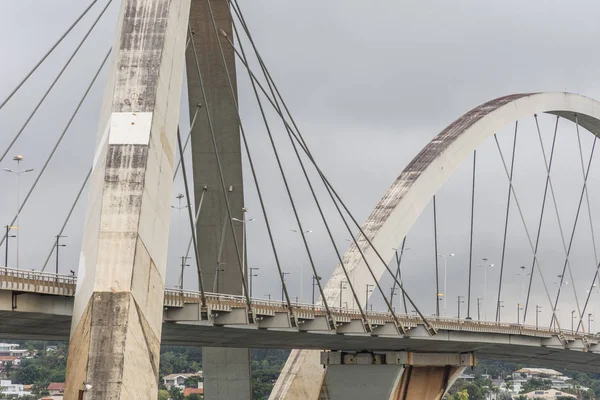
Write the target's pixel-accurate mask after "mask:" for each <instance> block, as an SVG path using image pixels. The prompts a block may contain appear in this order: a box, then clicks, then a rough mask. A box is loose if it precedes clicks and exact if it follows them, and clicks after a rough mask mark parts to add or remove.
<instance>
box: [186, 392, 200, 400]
mask: <svg viewBox="0 0 600 400" xmlns="http://www.w3.org/2000/svg"><path fill="white" fill-rule="evenodd" d="M185 399H186V400H202V396H200V395H199V394H198V393H192V394H190V395H189V396H188V397H186V398H185Z"/></svg>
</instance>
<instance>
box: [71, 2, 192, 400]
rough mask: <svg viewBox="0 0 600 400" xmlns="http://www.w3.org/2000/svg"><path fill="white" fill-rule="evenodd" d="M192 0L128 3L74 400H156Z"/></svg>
mask: <svg viewBox="0 0 600 400" xmlns="http://www.w3.org/2000/svg"><path fill="white" fill-rule="evenodd" d="M189 9H190V1H189V0H122V1H121V10H120V15H119V19H118V26H117V34H116V40H115V43H114V45H113V53H112V63H111V68H110V71H109V78H108V84H107V89H106V92H105V96H104V102H103V109H102V113H101V119H100V127H99V135H98V142H97V150H96V155H95V157H94V166H93V174H92V177H91V180H90V195H89V203H88V210H87V216H86V225H85V229H84V234H83V235H84V236H83V242H82V250H81V257H80V264H79V271H78V275H79V279H78V282H77V290H76V295H75V304H74V310H73V322H72V327H71V340H70V345H69V360H68V365H67V387H66V393H65V399H66V400H76V399H78V398H79V395H80V393H79V392H80V390H81V389H83V385H84V382H85V383H87V384H88V388H89V385H91V389H90V390H88V391H87V392H85V393H83V398H84V399H85V400H90V399H93V400H105V399H106V400H109V399H110V400H120V399H122V400H126V399H127V400H130V399H140V400H142V399H143V400H148V399H156V397H157V393H158V383H157V382H158V365H159V356H160V338H161V330H162V315H163V297H164V282H165V272H166V260H167V247H168V236H169V219H170V197H171V190H172V174H173V168H174V160H175V151H176V149H177V139H176V132H177V123H178V120H179V106H180V98H181V86H182V79H183V70H184V51H185V42H186V31H187V22H188V18H189Z"/></svg>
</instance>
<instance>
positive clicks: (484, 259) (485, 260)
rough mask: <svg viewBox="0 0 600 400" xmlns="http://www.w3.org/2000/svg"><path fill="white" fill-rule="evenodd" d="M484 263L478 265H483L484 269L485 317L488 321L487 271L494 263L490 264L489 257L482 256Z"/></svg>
mask: <svg viewBox="0 0 600 400" xmlns="http://www.w3.org/2000/svg"><path fill="white" fill-rule="evenodd" d="M481 260H482V261H483V262H484V264H478V265H477V266H478V267H482V268H483V271H484V277H483V317H484V318H485V319H486V321H487V271H488V269H489V268H493V267H494V264H488V263H487V261H488V259H487V258H482V259H481Z"/></svg>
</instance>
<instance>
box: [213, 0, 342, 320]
mask: <svg viewBox="0 0 600 400" xmlns="http://www.w3.org/2000/svg"><path fill="white" fill-rule="evenodd" d="M206 4H207V5H208V10H209V13H210V17H211V21H212V26H213V31H214V33H215V35H216V37H217V43H218V45H219V50H220V52H221V59H222V61H223V66H224V68H225V73H226V75H227V79H228V81H229V86H230V89H231V94H232V96H233V101H234V102H235V106H236V110H238V109H239V107H238V102H237V99H236V96H235V92H234V89H233V83H232V82H231V75H230V73H229V68H228V67H227V62H226V60H225V53H224V51H223V45H222V43H221V35H220V34H219V30H218V28H217V23H216V21H215V17H214V13H213V9H212V6H211V1H210V0H207V2H206ZM250 80H252V79H250ZM255 94H256V99H257V102H258V106H259V109H260V113H261V116H262V119H263V122H264V125H265V129H266V131H267V136H268V137H269V142H270V144H271V148H272V150H273V154H274V155H275V160H276V162H277V167H278V169H279V172H280V174H281V178H282V180H283V184H284V186H285V190H286V193H287V197H288V199H289V201H290V205H291V207H292V211H293V213H294V218H295V219H296V223H297V225H298V232H299V233H300V236H301V237H302V242H303V243H304V248H305V249H306V253H307V255H308V260H309V263H310V265H311V268H312V270H313V273H314V275H315V276H318V273H317V269H316V266H315V263H314V260H313V256H312V253H311V251H310V246H309V245H308V241H307V239H306V233H305V232H304V229H303V227H302V221H301V220H300V216H299V214H298V210H297V207H296V202H295V201H294V198H293V196H292V192H291V189H290V186H289V183H288V179H287V177H286V174H285V171H284V169H283V165H282V163H281V159H280V156H279V150H278V149H277V146H276V145H275V141H274V139H273V134H272V132H271V128H270V126H269V123H268V121H267V117H266V115H265V112H264V109H263V107H262V103H261V101H260V97H259V96H258V92H256V90H255ZM317 285H318V288H319V292H320V293H321V297H322V300H323V304H324V306H325V309H326V311H327V314H328V317H329V320H330V321H334V318H333V314H332V313H331V310H330V308H329V305H328V304H327V300H326V298H325V294H324V292H323V286H322V285H321V282H320V281H319V280H318V279H317Z"/></svg>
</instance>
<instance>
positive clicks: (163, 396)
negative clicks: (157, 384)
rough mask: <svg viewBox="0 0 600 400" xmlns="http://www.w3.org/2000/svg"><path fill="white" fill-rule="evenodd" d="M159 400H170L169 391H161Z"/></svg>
mask: <svg viewBox="0 0 600 400" xmlns="http://www.w3.org/2000/svg"><path fill="white" fill-rule="evenodd" d="M158 400H169V391H167V390H159V391H158Z"/></svg>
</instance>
